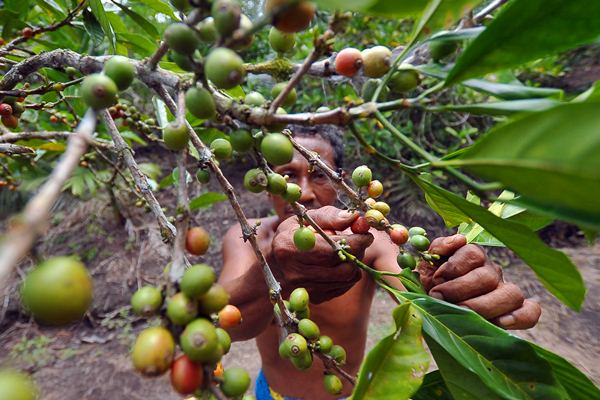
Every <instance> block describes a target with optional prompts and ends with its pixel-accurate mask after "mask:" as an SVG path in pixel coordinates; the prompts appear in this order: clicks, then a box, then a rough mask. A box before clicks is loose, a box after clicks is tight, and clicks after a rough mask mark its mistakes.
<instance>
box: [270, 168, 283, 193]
mask: <svg viewBox="0 0 600 400" xmlns="http://www.w3.org/2000/svg"><path fill="white" fill-rule="evenodd" d="M286 190H287V181H286V180H285V178H284V177H283V176H281V175H280V174H275V173H271V174H269V175H267V192H269V193H272V194H279V195H282V194H284V193H285V192H286Z"/></svg>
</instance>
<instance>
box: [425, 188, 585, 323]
mask: <svg viewBox="0 0 600 400" xmlns="http://www.w3.org/2000/svg"><path fill="white" fill-rule="evenodd" d="M414 181H415V183H416V184H417V185H419V186H420V187H421V188H422V189H423V190H424V191H425V192H427V193H428V194H430V195H434V196H435V198H436V199H439V201H440V202H442V203H443V205H444V207H445V208H447V209H449V208H451V207H452V208H454V213H457V214H458V213H463V214H464V215H467V216H468V217H470V218H472V220H473V221H476V222H477V223H478V224H479V225H481V226H482V227H483V228H484V229H485V230H486V231H488V232H489V233H490V234H492V235H493V236H494V237H496V238H497V239H498V240H500V241H501V242H502V243H504V244H505V245H506V247H508V248H510V249H511V250H512V251H514V252H515V254H517V255H518V256H519V257H521V259H522V260H523V261H525V263H527V265H529V267H531V269H532V270H533V271H534V272H535V274H536V275H537V277H538V279H539V280H540V282H542V284H543V285H544V286H545V287H546V288H547V289H548V290H549V291H550V292H551V293H552V294H553V295H554V296H556V298H558V299H559V300H560V301H562V302H563V303H564V304H566V305H567V306H569V307H571V308H572V309H574V310H577V311H578V310H580V309H581V305H582V303H583V299H584V297H585V286H584V284H583V279H582V277H581V274H580V273H579V271H578V270H577V267H575V265H574V264H573V262H572V261H571V260H570V259H569V258H568V257H567V256H566V255H565V254H564V253H563V252H560V251H558V250H555V249H552V248H550V247H548V246H547V245H546V244H545V243H544V242H542V240H541V239H540V238H539V237H538V236H537V235H536V234H535V233H534V232H533V231H531V230H530V229H529V228H527V227H526V226H524V225H521V224H518V223H516V222H512V221H508V220H505V219H502V218H500V217H498V216H496V215H494V214H492V213H491V212H489V211H488V210H486V209H485V208H483V207H481V206H478V205H476V204H473V203H470V202H468V201H467V200H465V199H463V198H462V197H460V196H457V195H455V194H454V193H452V192H449V191H447V190H445V189H443V188H441V187H439V186H436V185H434V184H432V183H429V182H427V181H424V180H422V179H414Z"/></svg>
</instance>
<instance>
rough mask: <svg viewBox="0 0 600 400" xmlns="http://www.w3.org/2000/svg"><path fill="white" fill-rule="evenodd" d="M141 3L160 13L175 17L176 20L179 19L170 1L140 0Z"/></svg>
mask: <svg viewBox="0 0 600 400" xmlns="http://www.w3.org/2000/svg"><path fill="white" fill-rule="evenodd" d="M139 2H140V3H142V4H144V5H147V6H148V7H150V8H152V9H153V10H155V11H158V12H159V13H163V14H165V15H166V16H168V17H170V18H173V19H174V20H179V18H178V17H177V16H176V15H175V13H174V12H173V9H172V8H171V7H169V4H168V2H166V1H162V0H139Z"/></svg>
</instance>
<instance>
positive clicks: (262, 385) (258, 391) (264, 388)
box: [254, 369, 345, 400]
mask: <svg viewBox="0 0 600 400" xmlns="http://www.w3.org/2000/svg"><path fill="white" fill-rule="evenodd" d="M254 395H255V396H256V400H302V399H300V398H298V397H285V396H282V395H280V394H279V393H277V392H275V391H274V390H273V389H271V388H270V387H269V384H268V383H267V378H265V374H263V370H262V369H261V370H260V371H259V372H258V376H257V377H256V388H255V390H254ZM344 399H345V397H341V398H340V399H339V400H344Z"/></svg>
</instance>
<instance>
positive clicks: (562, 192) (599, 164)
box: [441, 103, 600, 228]
mask: <svg viewBox="0 0 600 400" xmlns="http://www.w3.org/2000/svg"><path fill="white" fill-rule="evenodd" d="M598 126H600V113H598V104H595V103H575V104H564V105H561V106H558V107H555V108H553V109H551V110H547V111H544V112H540V113H533V114H527V115H525V116H524V117H523V118H520V119H517V120H516V121H513V122H510V123H507V124H503V125H500V126H497V127H495V128H494V129H492V130H491V131H490V132H489V133H488V134H486V135H485V136H483V137H482V138H480V139H479V140H478V141H477V142H476V143H475V144H474V145H473V146H471V147H470V148H469V149H468V150H467V151H465V152H464V153H463V154H462V157H461V159H454V160H449V161H443V162H441V164H445V165H458V166H462V167H465V168H466V169H467V170H469V171H471V172H472V173H474V174H476V175H478V176H480V177H482V178H485V179H490V180H494V181H500V182H502V183H503V184H505V185H506V186H507V187H508V188H509V189H511V190H513V191H515V192H517V193H519V194H520V195H522V199H521V200H520V202H522V203H528V204H535V205H537V208H538V209H539V208H544V207H547V208H548V209H550V210H554V211H555V212H556V213H558V214H560V215H561V219H565V220H567V221H575V220H574V219H573V218H574V217H573V215H576V216H578V217H577V219H576V220H577V221H582V222H584V226H587V227H590V228H600V201H598V199H599V198H600V157H599V156H598V154H600V135H598Z"/></svg>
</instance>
